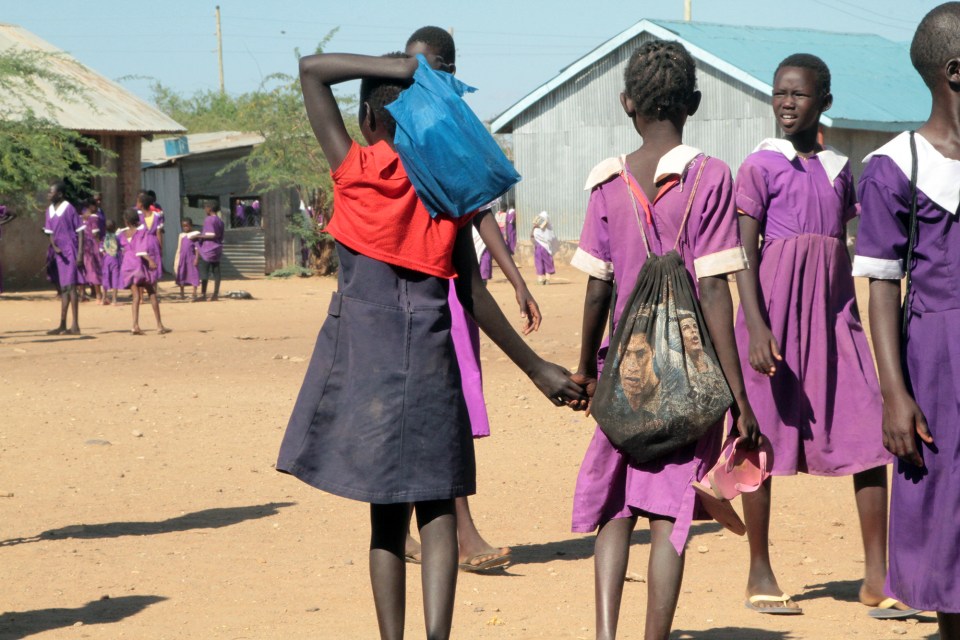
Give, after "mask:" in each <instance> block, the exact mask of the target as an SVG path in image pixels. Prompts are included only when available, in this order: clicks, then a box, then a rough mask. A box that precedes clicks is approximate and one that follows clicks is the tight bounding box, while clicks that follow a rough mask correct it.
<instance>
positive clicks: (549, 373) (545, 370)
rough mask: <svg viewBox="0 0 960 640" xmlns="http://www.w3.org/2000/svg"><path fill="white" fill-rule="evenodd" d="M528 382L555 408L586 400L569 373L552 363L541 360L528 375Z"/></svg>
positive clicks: (582, 391) (581, 389)
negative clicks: (531, 382)
mask: <svg viewBox="0 0 960 640" xmlns="http://www.w3.org/2000/svg"><path fill="white" fill-rule="evenodd" d="M530 380H532V381H533V384H535V385H537V388H538V389H540V392H541V393H542V394H543V395H545V396H547V397H548V398H549V399H550V402H552V403H553V404H554V405H555V406H557V407H560V406H563V405H565V404H569V403H570V402H574V401H577V402H579V401H586V400H587V395H586V393H585V392H584V390H583V388H582V387H581V386H580V385H579V384H577V383H576V382H574V381H573V380H571V378H570V372H569V371H567V370H566V369H564V368H563V367H561V366H559V365H556V364H553V363H552V362H547V361H546V360H541V361H540V364H539V365H538V366H537V367H536V368H535V369H534V370H533V371H532V372H531V373H530Z"/></svg>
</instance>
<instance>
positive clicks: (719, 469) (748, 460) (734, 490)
mask: <svg viewBox="0 0 960 640" xmlns="http://www.w3.org/2000/svg"><path fill="white" fill-rule="evenodd" d="M741 442H742V438H729V439H728V440H727V442H726V444H724V445H723V449H722V450H721V451H720V459H719V460H718V461H717V464H716V465H714V467H713V468H712V469H710V471H708V472H707V476H706V480H707V482H708V483H709V485H710V487H711V488H712V489H713V492H714V494H715V495H716V496H717V497H718V498H721V499H725V500H732V499H733V498H735V497H737V496H738V495H740V494H741V493H752V492H754V491H756V490H757V489H759V488H760V487H761V486H762V485H763V483H764V481H766V479H767V478H769V477H770V467H769V458H771V457H772V451H770V444H769V443H768V442H766V441H764V443H763V444H761V445H760V446H758V447H756V448H754V449H745V448H743V447H741V446H739V445H740V444H741Z"/></svg>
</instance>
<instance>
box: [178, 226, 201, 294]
mask: <svg viewBox="0 0 960 640" xmlns="http://www.w3.org/2000/svg"><path fill="white" fill-rule="evenodd" d="M196 257H197V244H196V243H195V242H194V241H193V238H191V237H190V236H188V235H187V234H185V233H181V234H180V245H179V246H178V247H177V260H176V263H177V278H176V282H177V284H178V285H180V286H184V285H190V286H194V287H199V286H200V271H199V270H198V269H197V265H196V263H195V262H194V258H196Z"/></svg>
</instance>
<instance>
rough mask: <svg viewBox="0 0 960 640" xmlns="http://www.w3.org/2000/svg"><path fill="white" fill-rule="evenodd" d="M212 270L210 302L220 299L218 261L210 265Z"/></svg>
mask: <svg viewBox="0 0 960 640" xmlns="http://www.w3.org/2000/svg"><path fill="white" fill-rule="evenodd" d="M210 266H211V267H212V269H213V295H212V296H210V300H211V301H213V300H219V299H220V261H219V260H218V261H217V262H214V263H212V264H211V265H210Z"/></svg>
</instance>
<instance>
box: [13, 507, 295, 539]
mask: <svg viewBox="0 0 960 640" xmlns="http://www.w3.org/2000/svg"><path fill="white" fill-rule="evenodd" d="M295 504H296V502H268V503H267V504H257V505H251V506H248V507H224V508H217V509H204V510H203V511H195V512H193V513H188V514H185V515H182V516H177V517H176V518H170V519H168V520H160V521H157V522H106V523H103V524H74V525H69V526H66V527H60V528H59V529H50V530H48V531H44V532H43V533H39V534H37V535H35V536H33V537H30V538H11V539H9V540H2V541H0V546H12V545H16V544H24V543H27V542H39V541H41V540H60V539H74V540H90V539H99V538H120V537H122V536H152V535H158V534H162V533H173V532H175V531H190V530H192V529H220V528H222V527H229V526H232V525H235V524H239V523H241V522H245V521H247V520H258V519H260V518H266V517H268V516H273V515H276V514H277V513H278V512H279V511H280V509H282V508H284V507H291V506H293V505H295Z"/></svg>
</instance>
